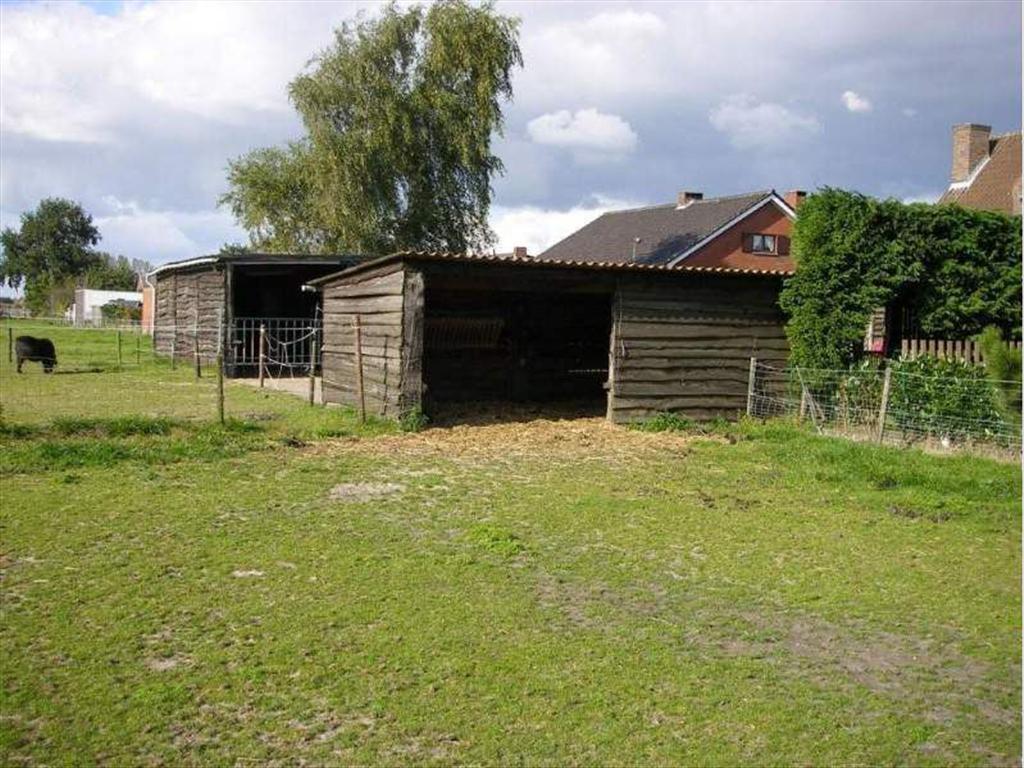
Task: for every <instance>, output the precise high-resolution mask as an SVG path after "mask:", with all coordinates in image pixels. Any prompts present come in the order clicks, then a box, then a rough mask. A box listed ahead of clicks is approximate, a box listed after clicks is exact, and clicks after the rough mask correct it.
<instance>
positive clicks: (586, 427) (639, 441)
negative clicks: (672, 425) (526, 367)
mask: <svg viewBox="0 0 1024 768" xmlns="http://www.w3.org/2000/svg"><path fill="white" fill-rule="evenodd" d="M691 440H692V436H689V435H685V434H681V433H669V432H661V433H648V432H638V431H636V430H631V429H628V428H626V427H623V426H618V425H614V424H611V423H609V422H608V421H607V420H605V419H604V418H601V417H588V418H573V419H557V418H544V417H538V418H531V419H528V420H516V421H511V420H509V421H497V420H493V419H491V420H488V419H486V418H480V419H478V420H476V421H475V422H469V423H460V424H452V425H448V426H430V427H428V428H427V429H425V430H424V431H422V432H418V433H415V434H403V435H385V436H382V437H377V438H371V439H365V438H364V439H353V438H342V439H340V440H331V441H326V442H323V443H319V444H318V445H316V446H313V447H312V448H311V450H312V451H313V452H315V453H321V452H324V453H332V452H335V451H337V450H353V451H359V452H361V453H370V454H378V455H386V456H400V455H410V456H417V457H422V458H426V457H436V458H444V459H450V460H454V461H457V462H470V463H475V462H476V461H499V462H501V463H511V464H514V463H515V462H518V461H524V462H525V461H538V460H540V461H556V462H559V463H562V462H575V461H581V460H586V461H589V460H594V461H601V462H605V463H612V464H631V463H636V462H638V461H643V460H645V459H647V458H650V457H651V456H652V455H654V454H660V455H662V456H664V455H666V454H670V455H672V454H674V455H683V454H685V453H686V451H687V446H688V444H689V443H690V441H691Z"/></svg>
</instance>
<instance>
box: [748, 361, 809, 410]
mask: <svg viewBox="0 0 1024 768" xmlns="http://www.w3.org/2000/svg"><path fill="white" fill-rule="evenodd" d="M756 383H757V358H756V357H752V358H750V372H749V373H748V375H747V416H753V415H754V387H755V384H756ZM801 389H802V387H801Z"/></svg>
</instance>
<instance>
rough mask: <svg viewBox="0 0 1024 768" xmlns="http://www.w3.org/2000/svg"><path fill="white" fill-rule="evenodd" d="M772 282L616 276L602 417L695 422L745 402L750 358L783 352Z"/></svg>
mask: <svg viewBox="0 0 1024 768" xmlns="http://www.w3.org/2000/svg"><path fill="white" fill-rule="evenodd" d="M779 288H780V281H778V280H775V279H768V278H764V277H757V278H755V277H750V278H743V277H736V276H721V277H710V276H708V277H692V276H687V277H686V278H682V279H680V278H678V277H674V278H672V279H666V278H664V277H660V279H659V278H648V277H642V276H630V277H624V278H622V279H621V280H620V283H619V289H618V291H617V292H616V297H615V303H614V306H613V318H612V344H611V358H610V372H609V399H608V418H609V419H610V420H611V421H615V422H630V421H636V420H639V419H643V418H646V417H650V416H653V415H654V414H656V413H660V412H666V411H670V412H675V413H680V414H682V415H684V416H687V417H689V418H692V419H696V420H703V419H710V418H714V417H716V416H726V417H735V416H736V415H737V413H739V412H742V411H743V410H745V408H746V397H747V384H748V376H749V370H750V358H751V357H757V358H758V360H759V361H761V362H764V363H767V364H769V365H775V366H779V367H781V366H783V365H784V364H785V361H786V358H787V356H788V353H789V346H788V344H787V342H786V336H785V332H784V330H783V326H784V322H785V321H784V318H783V316H782V313H781V311H780V310H779V308H778V293H779Z"/></svg>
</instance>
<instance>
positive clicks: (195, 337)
mask: <svg viewBox="0 0 1024 768" xmlns="http://www.w3.org/2000/svg"><path fill="white" fill-rule="evenodd" d="M192 356H193V357H194V358H195V362H196V378H197V379H201V378H203V365H202V363H201V362H200V361H199V326H196V327H195V328H193V330H192Z"/></svg>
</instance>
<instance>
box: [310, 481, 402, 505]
mask: <svg viewBox="0 0 1024 768" xmlns="http://www.w3.org/2000/svg"><path fill="white" fill-rule="evenodd" d="M404 490H405V486H404V485H401V484H400V483H341V484H340V485H336V486H334V487H333V488H331V491H330V493H329V494H328V497H329V498H330V499H331V501H345V502H360V501H373V500H374V499H382V498H385V497H387V496H394V495H395V494H396V493H401V492H402V491H404Z"/></svg>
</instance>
